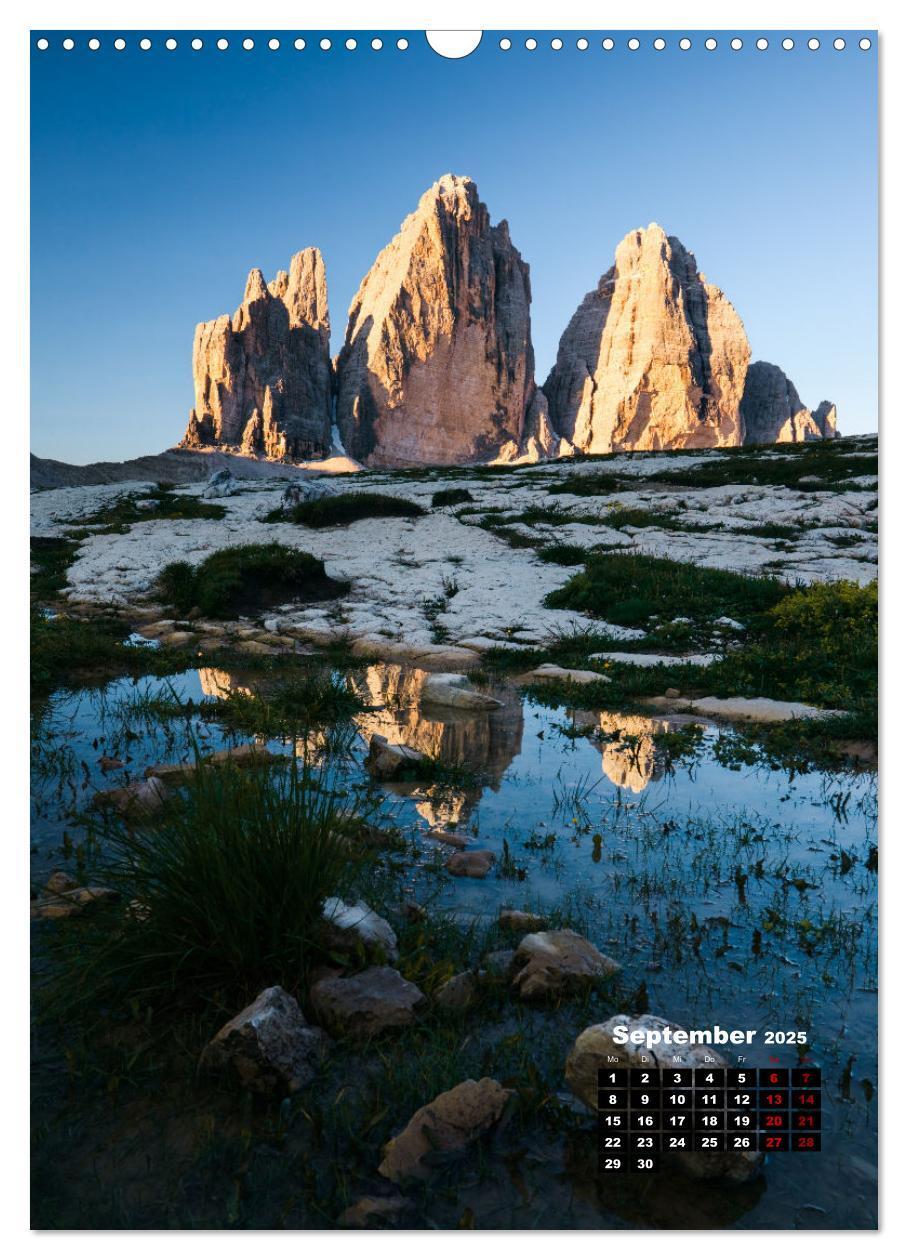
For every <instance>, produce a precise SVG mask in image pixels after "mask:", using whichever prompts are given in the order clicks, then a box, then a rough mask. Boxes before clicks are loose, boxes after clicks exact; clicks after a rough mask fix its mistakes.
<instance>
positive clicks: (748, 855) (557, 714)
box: [32, 666, 876, 1228]
mask: <svg viewBox="0 0 908 1260" xmlns="http://www.w3.org/2000/svg"><path fill="white" fill-rule="evenodd" d="M175 681H176V685H177V687H178V690H179V692H180V694H181V695H182V696H184V697H185V698H191V699H196V700H200V699H203V698H204V696H205V695H206V694H208V695H211V694H217V692H218V691H219V690H223V689H224V688H225V687H229V686H230V685H237V684H239V685H242V684H243V681H244V680H243V679H237V678H234V679H230V678H229V677H227V676H223V675H215V674H213V673H211V672H210V671H208V672H206V673H205V675H204V676H203V677H202V679H201V680H200V677H199V674H198V673H196V672H190V673H188V674H186V675H183V676H182V677H181V678H179V679H177V680H175ZM419 681H420V680H419V676H418V675H416V674H414V672H413V671H409V670H402V669H400V667H392V666H377V667H370V668H369V669H367V670H365V671H361V672H360V673H359V674H358V675H357V682H358V685H359V686H360V689H361V690H362V692H363V695H364V698H366V699H367V700H368V701H369V702H370V703H371V704H373V705H376V706H381V707H380V708H379V709H377V710H376V711H375V712H372V713H368V714H366V715H365V716H364V717H363V718H362V719H361V720H360V723H359V724H360V728H361V731H362V733H363V735H364V737H366V738H367V737H368V735H369V734H370V733H371V732H373V731H376V732H379V733H381V734H383V735H385V736H386V737H388V738H389V739H391V740H392V742H393V741H395V740H401V741H405V742H408V743H410V744H412V745H413V746H415V747H418V748H420V749H421V750H422V751H425V752H427V753H431V754H432V755H435V756H438V757H440V758H443V759H444V760H446V761H447V762H449V763H450V762H453V763H455V764H456V763H460V764H463V765H466V766H472V767H474V768H476V769H478V770H480V771H482V772H483V775H484V777H485V780H486V781H485V782H475V781H469V780H468V781H466V782H464V783H462V784H457V785H453V786H451V787H446V788H443V789H439V788H436V787H427V786H425V785H417V784H406V785H400V787H399V788H396V789H394V788H392V789H389V809H390V812H391V813H392V815H393V817H394V819H395V821H396V822H397V823H398V825H400V826H402V827H404V828H405V829H407V830H408V831H409V832H410V833H411V834H413V835H416V834H417V833H419V834H421V835H422V836H423V837H425V832H426V831H427V829H428V828H429V827H430V826H443V825H445V824H448V825H454V826H455V827H456V829H457V830H458V831H459V832H461V833H464V834H466V835H467V836H469V837H470V839H471V842H475V844H476V845H477V847H483V848H490V849H492V850H493V851H495V852H496V853H497V854H498V855H499V857H500V858H503V857H504V856H505V844H507V853H508V856H509V857H510V859H511V861H512V862H513V863H514V864H515V865H516V867H518V868H520V869H521V870H522V871H523V872H525V878H524V879H522V880H517V879H501V878H496V877H491V878H488V879H486V880H469V879H459V880H455V879H449V878H444V879H443V880H442V881H439V880H438V878H437V876H436V874H435V870H434V868H435V866H436V864H437V862H438V860H439V856H441V857H442V858H443V857H445V856H447V854H448V853H449V852H450V851H451V850H450V849H448V848H447V847H446V846H440V845H438V844H436V843H435V842H434V841H432V840H430V839H428V838H424V839H423V840H422V841H421V842H420V845H419V856H418V857H417V858H415V859H414V865H413V874H412V881H411V883H410V887H412V889H413V890H414V892H415V894H416V896H417V897H419V896H420V895H425V896H432V897H433V899H434V900H433V905H434V907H435V909H436V912H437V911H438V910H440V909H443V910H445V911H450V912H452V913H456V914H458V915H464V916H466V917H472V916H482V917H491V916H495V915H497V912H498V909H499V907H500V906H501V905H508V904H511V905H518V906H524V905H526V906H528V907H534V908H536V907H542V908H544V907H546V906H548V907H554V906H556V905H558V904H559V903H563V902H564V900H565V897H566V896H568V895H570V896H571V897H572V899H573V904H574V905H575V908H577V909H578V911H579V912H580V913H581V914H582V915H583V916H584V917H585V919H586V923H587V925H588V928H587V930H588V932H589V935H590V937H591V938H592V939H593V940H594V941H595V942H596V943H597V944H598V945H599V946H600V947H601V948H602V949H604V950H605V952H606V953H609V954H611V955H613V956H614V957H616V958H617V959H618V960H619V961H620V962H622V964H623V965H624V969H625V970H624V982H625V987H626V989H627V990H628V991H633V990H635V989H636V988H637V987H638V986H639V985H640V984H645V986H646V990H647V993H648V997H649V1002H648V1005H649V1008H650V1009H651V1010H653V1011H655V1012H657V1013H661V1014H664V1015H666V1016H667V1017H669V1018H672V1019H675V1020H677V1021H679V1022H680V1023H682V1024H684V1025H687V1026H696V1027H702V1026H709V1025H711V1024H713V1023H717V1024H719V1025H722V1026H724V1027H744V1028H756V1029H758V1030H760V1034H759V1036H760V1037H762V1030H764V1029H767V1028H780V1029H789V1028H799V1027H806V1028H808V1030H809V1038H810V1042H811V1047H812V1050H813V1052H814V1054H815V1056H816V1059H817V1061H818V1062H820V1063H821V1064H822V1065H823V1067H824V1070H825V1073H826V1096H827V1105H826V1108H825V1114H824V1126H825V1127H824V1133H823V1153H822V1156H817V1157H813V1156H805V1157H789V1158H788V1159H784V1160H783V1157H778V1159H779V1162H782V1163H783V1165H784V1168H785V1174H786V1175H785V1178H784V1181H783V1179H782V1178H778V1179H774V1182H773V1192H772V1196H765V1197H764V1198H763V1199H762V1200H761V1201H760V1203H759V1204H758V1205H757V1206H756V1207H754V1208H753V1210H752V1211H748V1212H747V1213H746V1215H745V1217H744V1220H745V1221H746V1223H747V1224H748V1225H749V1226H757V1225H763V1226H766V1227H772V1226H774V1225H777V1224H778V1223H779V1222H780V1221H781V1220H782V1217H783V1216H785V1215H786V1213H787V1215H788V1219H795V1218H797V1219H798V1220H799V1221H800V1223H801V1224H802V1225H804V1226H814V1227H821V1228H822V1227H823V1226H827V1227H829V1226H830V1225H832V1223H833V1222H832V1219H831V1218H830V1215H829V1214H833V1215H834V1213H835V1211H837V1208H836V1207H835V1204H836V1203H837V1202H838V1195H837V1194H836V1192H835V1191H834V1190H833V1186H834V1184H835V1179H836V1178H838V1179H839V1183H840V1184H839V1195H840V1193H841V1190H842V1186H843V1185H844V1186H845V1187H848V1188H850V1189H851V1190H852V1191H853V1193H854V1195H855V1196H857V1197H858V1198H861V1197H862V1196H866V1195H867V1194H868V1192H869V1179H870V1178H872V1175H873V1165H874V1161H875V1154H874V1138H873V1133H874V1129H875V1120H874V1116H873V1108H872V1107H868V1106H867V1104H866V1103H865V1101H864V1099H863V1095H862V1094H861V1090H860V1087H859V1084H858V1082H859V1081H860V1080H861V1079H862V1078H868V1079H869V1080H871V1081H875V1078H876V1072H875V1035H876V994H875V984H876V976H875V910H876V875H875V874H874V873H871V872H870V871H869V870H868V869H867V867H866V865H865V863H866V860H867V857H868V854H869V852H870V848H871V846H872V845H873V844H875V842H876V837H875V824H876V815H875V789H876V780H875V776H874V775H870V774H854V775H852V774H841V775H828V774H820V773H811V774H805V775H796V776H791V777H790V776H789V775H788V774H786V773H783V772H775V771H768V770H765V769H760V768H747V767H744V768H742V769H740V770H735V769H729V768H727V767H724V766H722V765H720V764H718V762H717V761H716V760H715V759H714V758H713V757H712V756H710V754H709V747H710V745H711V743H712V741H713V739H714V738H715V735H716V728H709V729H708V730H707V735H706V739H705V742H704V749H703V752H702V755H701V756H700V757H699V758H698V760H697V762H696V764H695V765H693V766H692V767H691V768H689V769H688V768H680V769H675V770H674V771H669V770H667V769H666V768H665V766H664V764H663V762H662V759H661V755H660V752H659V750H658V747H657V746H656V745H654V743H653V740H652V731H653V728H654V727H658V726H659V724H658V723H653V722H652V720H651V719H647V718H642V719H641V718H629V719H627V721H626V722H625V723H624V726H625V729H624V732H623V734H624V736H627V735H630V736H631V741H630V742H631V744H632V746H633V747H632V748H631V749H628V748H627V746H626V744H623V743H622V737H621V736H616V735H615V731H616V729H617V726H618V723H619V720H620V717H621V715H618V714H614V713H605V714H603V713H591V712H582V713H581V712H575V713H573V714H569V713H567V712H566V711H564V710H560V709H545V708H544V707H543V706H541V705H538V704H535V703H532V702H529V701H523V700H521V698H520V697H519V695H518V694H517V693H516V692H515V691H513V690H508V689H503V690H500V691H498V692H496V694H497V695H499V697H500V698H501V699H502V700H503V705H502V708H501V709H499V710H496V711H494V712H493V713H491V714H487V713H482V714H476V715H474V714H463V713H461V714H452V713H451V712H450V711H437V712H428V711H427V712H420V710H419V708H418V691H419V686H418V684H419ZM149 685H150V687H151V689H152V690H153V691H159V690H160V689H161V687H162V683H161V682H160V681H153V682H152V683H150V684H149ZM144 689H145V684H138V685H137V686H134V685H133V684H131V683H130V682H128V681H120V682H117V683H114V684H112V685H111V686H110V687H108V688H107V689H106V691H105V692H104V693H103V696H102V695H101V694H100V693H94V694H92V693H84V692H83V693H79V694H78V695H75V696H70V697H66V699H65V701H63V702H61V703H60V704H58V705H57V706H56V708H55V711H54V717H53V721H52V726H53V727H54V728H55V729H56V731H57V735H56V738H55V739H52V740H50V741H48V740H44V741H43V743H44V746H45V750H46V749H47V748H50V747H53V746H54V745H55V744H56V745H62V746H63V747H64V748H65V750H66V752H65V757H66V761H65V763H64V764H63V765H62V767H61V765H60V763H59V762H58V763H56V764H55V766H54V774H53V775H48V777H47V778H46V779H45V780H44V781H43V782H41V781H40V779H39V780H38V781H36V792H35V796H36V804H35V818H34V829H33V836H32V846H33V850H32V851H33V859H34V866H35V876H36V878H39V877H40V876H41V875H46V873H47V872H49V871H50V870H52V869H54V868H55V867H56V866H59V865H60V864H61V838H62V835H63V831H64V830H65V831H66V833H67V835H68V838H69V841H70V842H71V843H72V844H73V845H78V844H79V841H80V839H81V838H82V835H83V833H82V832H81V831H80V828H79V827H78V826H76V825H75V824H74V823H73V822H72V820H71V819H67V818H66V817H65V814H66V812H67V811H68V810H69V809H71V808H72V807H73V806H75V805H78V804H81V803H82V802H84V801H85V800H87V799H88V797H89V796H90V795H91V794H92V793H93V792H94V791H96V790H98V789H99V788H100V787H102V786H110V785H111V782H112V779H113V781H116V780H115V779H114V778H113V776H111V777H107V778H105V776H103V775H102V774H101V773H100V771H99V768H98V765H97V759H98V757H99V756H100V755H101V753H102V752H104V751H108V752H110V751H114V749H113V748H112V747H111V746H110V740H111V738H112V737H113V733H114V732H115V731H117V730H119V731H120V733H121V734H122V728H123V724H122V720H121V718H122V715H120V716H118V715H117V713H116V707H117V703H118V701H123V700H125V699H127V698H129V697H130V696H133V695H135V694H137V693H140V692H141V691H143V690H144ZM127 726H128V728H129V734H130V738H127V739H124V740H123V743H122V746H121V747H118V748H117V749H116V750H115V751H116V752H117V754H118V755H120V756H123V755H126V756H128V757H129V758H130V760H129V763H128V765H127V768H126V771H125V772H122V773H126V774H127V775H128V776H129V777H137V776H138V775H140V774H141V773H142V772H143V771H144V769H145V766H146V765H148V764H151V763H153V762H155V761H166V760H173V759H176V758H178V757H179V756H180V755H184V748H185V731H184V729H181V728H180V727H179V726H175V727H173V728H172V738H171V740H170V742H168V740H167V738H166V737H164V738H162V735H161V732H160V731H159V730H158V729H157V728H156V727H155V726H154V725H153V724H151V725H146V724H145V723H144V722H143V721H141V720H140V719H138V718H135V719H131V720H130V721H129V722H128V723H127ZM572 727H575V728H578V729H580V730H584V731H585V732H587V731H588V728H595V727H599V728H601V732H605V735H604V738H597V737H596V736H595V735H594V734H591V733H584V734H582V735H576V736H575V737H574V738H571V737H569V736H568V735H567V734H565V733H564V732H565V731H566V730H569V729H571V728H572ZM200 729H201V730H202V731H203V733H205V732H207V735H208V737H209V739H210V745H211V747H216V746H218V745H219V744H220V743H221V742H222V740H221V737H220V735H219V733H218V732H217V731H216V730H214V729H212V728H206V727H204V726H203V727H201V728H200ZM95 741H98V742H97V743H96V742H95ZM43 760H45V759H44V758H42V757H41V756H39V757H37V758H36V762H37V767H38V769H39V770H40V767H41V764H42V761H43ZM350 774H351V778H352V779H353V780H361V779H362V772H361V769H360V767H359V765H358V763H357V764H356V765H354V766H352V767H351V771H350ZM843 850H844V851H845V852H846V853H847V854H848V855H850V857H851V858H853V859H854V865H853V866H852V867H851V868H850V869H849V870H847V871H846V872H842V870H841V864H840V861H839V855H840V854H841V852H842V851H843ZM736 876H738V879H737V880H736ZM742 876H743V877H744V879H743V891H742V890H741V888H740V884H741V877H742ZM439 884H440V889H441V890H440V892H439ZM779 925H782V926H779ZM755 932H757V933H758V934H759V950H758V952H755V945H754V933H755ZM758 1039H759V1038H758ZM769 1053H779V1055H780V1057H781V1059H782V1061H783V1062H788V1061H789V1060H790V1061H794V1060H793V1059H792V1052H791V1051H790V1050H785V1049H783V1050H781V1051H778V1052H776V1051H770V1050H765V1049H763V1048H762V1047H761V1048H760V1050H759V1051H758V1052H757V1053H756V1054H755V1056H754V1059H753V1060H752V1061H754V1062H766V1061H768V1058H767V1056H768V1054H769ZM851 1057H854V1060H855V1061H854V1064H853V1078H854V1085H853V1089H852V1093H853V1094H854V1095H855V1099H856V1100H852V1101H847V1100H846V1101H838V1102H837V1101H836V1097H837V1095H838V1092H839V1091H838V1089H837V1088H836V1085H835V1082H836V1080H837V1079H838V1078H839V1077H840V1075H841V1072H842V1069H843V1067H844V1064H845V1062H846V1061H847V1060H848V1059H849V1058H851ZM845 1137H847V1138H848V1139H849V1141H848V1143H846V1142H844V1141H843V1140H842V1139H843V1138H845ZM814 1159H821V1160H822V1169H820V1168H819V1167H818V1165H817V1164H816V1163H811V1161H812V1160H814ZM820 1172H821V1173H822V1175H821V1176H820V1175H818V1173H820ZM776 1180H777V1181H778V1182H779V1183H780V1185H779V1187H777V1186H776ZM780 1193H781V1195H782V1196H783V1198H784V1199H785V1201H786V1203H787V1207H786V1209H785V1211H784V1212H782V1211H781V1208H780V1205H779V1203H778V1198H779V1194H780ZM770 1198H771V1199H773V1200H774V1202H771V1203H769V1205H768V1206H767V1200H768V1199H770ZM827 1200H828V1202H827ZM804 1201H809V1202H811V1203H813V1204H815V1205H817V1206H818V1207H824V1208H825V1212H819V1211H817V1212H813V1211H811V1212H808V1214H807V1215H806V1216H805V1217H803V1219H802V1218H801V1217H798V1216H797V1212H798V1211H799V1210H800V1209H799V1206H798V1205H799V1204H801V1203H803V1202H804ZM780 1213H781V1215H780ZM849 1223H857V1222H849ZM869 1223H870V1222H869V1219H868V1220H865V1221H864V1224H865V1225H866V1224H869Z"/></svg>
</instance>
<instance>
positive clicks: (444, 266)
mask: <svg viewBox="0 0 908 1260" xmlns="http://www.w3.org/2000/svg"><path fill="white" fill-rule="evenodd" d="M533 372H534V359H533V347H532V343H531V341H530V280H529V268H528V266H527V264H526V263H525V262H524V261H523V260H522V258H521V257H520V254H519V253H518V252H517V250H516V249H515V248H514V246H513V245H512V244H511V238H510V234H509V231H508V225H507V223H506V222H504V221H502V222H501V223H499V224H498V225H497V226H493V225H492V223H491V221H490V219H489V212H488V210H487V208H486V206H485V205H484V204H483V203H482V202H481V201H480V200H479V194H478V193H477V190H476V185H475V184H474V183H473V181H472V180H470V179H465V178H463V177H461V176H455V175H445V176H444V177H443V178H442V179H440V180H439V181H438V182H437V183H436V184H433V186H432V187H431V188H430V189H429V190H428V191H427V192H426V193H425V194H424V195H423V197H422V198H421V199H420V202H419V205H418V206H417V208H416V210H415V211H414V213H413V214H411V215H410V216H409V217H408V218H407V219H406V220H405V221H404V223H403V225H402V226H401V229H400V232H399V233H398V235H397V236H395V237H394V239H393V240H392V241H391V243H390V244H389V245H387V246H386V247H385V248H384V249H383V250H382V251H381V253H380V254H379V255H378V257H377V258H376V260H375V262H374V264H373V266H372V268H371V270H370V271H369V273H368V274H367V275H366V277H365V279H364V280H363V282H362V284H361V285H360V288H359V292H358V293H357V295H356V297H355V298H354V299H353V304H352V306H351V307H350V316H349V322H348V325H347V335H346V340H345V343H344V346H343V349H342V350H341V352H340V354H339V355H338V359H337V385H338V394H337V424H338V428H339V429H340V433H341V437H342V438H343V441H344V446H345V449H346V451H347V453H348V455H350V456H352V457H353V458H354V459H358V460H360V461H361V462H363V463H366V464H368V465H370V466H372V467H385V468H393V467H406V466H408V465H412V464H461V463H464V464H466V463H478V462H488V461H491V460H494V459H517V458H521V457H524V458H526V457H529V458H540V457H542V456H544V455H547V454H550V453H554V452H555V451H556V450H557V448H558V446H559V442H558V439H557V438H556V437H555V435H554V433H553V432H552V430H551V428H550V426H549V423H548V413H547V405H546V401H545V398H544V397H543V395H542V394H541V393H540V392H539V391H538V390H537V389H536V385H535V381H534V379H533Z"/></svg>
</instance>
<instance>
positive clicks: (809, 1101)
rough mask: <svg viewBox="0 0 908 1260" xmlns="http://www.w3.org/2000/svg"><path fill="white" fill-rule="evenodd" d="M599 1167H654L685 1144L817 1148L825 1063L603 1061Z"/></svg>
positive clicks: (608, 1169) (690, 1146) (623, 1169)
mask: <svg viewBox="0 0 908 1260" xmlns="http://www.w3.org/2000/svg"><path fill="white" fill-rule="evenodd" d="M598 1083H599V1167H600V1170H601V1171H602V1172H607V1173H623V1172H655V1171H656V1169H657V1168H658V1167H659V1163H660V1159H661V1156H662V1155H663V1154H672V1153H678V1152H682V1151H772V1152H804V1153H809V1152H812V1151H819V1150H820V1137H821V1134H820V1130H821V1117H822V1103H821V1093H820V1090H821V1079H820V1069H819V1068H816V1067H809V1066H808V1067H795V1068H780V1067H768V1068H731V1067H698V1068H682V1067H679V1068H666V1067H662V1068H659V1067H636V1068H627V1067H616V1068H610V1067H609V1068H600V1069H599V1082H598Z"/></svg>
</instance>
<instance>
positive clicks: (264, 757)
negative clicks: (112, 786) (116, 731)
mask: <svg viewBox="0 0 908 1260" xmlns="http://www.w3.org/2000/svg"><path fill="white" fill-rule="evenodd" d="M281 760H283V758H282V757H281V755H280V754H279V753H273V752H271V751H270V749H268V748H263V747H262V745H261V744H239V745H237V747H235V748H219V749H218V751H217V752H214V753H212V754H211V755H210V756H209V757H203V758H202V763H203V764H204V765H207V766H222V765H225V764H226V763H227V762H229V763H230V765H233V766H267V765H270V764H271V763H272V762H273V761H281ZM197 769H198V763H197V762H195V761H174V762H162V763H160V764H159V765H155V766H148V768H147V769H146V771H145V778H146V779H160V780H162V782H164V783H175V782H177V783H178V782H180V781H181V780H182V779H187V778H189V777H190V775H193V774H195V772H196V770H197Z"/></svg>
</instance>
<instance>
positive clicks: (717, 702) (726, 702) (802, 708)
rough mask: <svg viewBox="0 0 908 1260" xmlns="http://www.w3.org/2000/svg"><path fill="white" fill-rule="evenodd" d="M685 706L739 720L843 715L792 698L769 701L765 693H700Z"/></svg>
mask: <svg viewBox="0 0 908 1260" xmlns="http://www.w3.org/2000/svg"><path fill="white" fill-rule="evenodd" d="M684 708H685V710H686V711H688V712H691V713H702V714H703V715H704V716H707V717H724V718H728V719H729V720H730V721H734V720H735V719H737V720H738V721H742V722H788V721H789V720H791V719H792V718H805V719H816V720H817V721H823V719H824V718H831V717H844V711H843V710H842V709H818V708H816V707H815V706H814V705H812V704H800V703H799V702H797V701H794V700H768V699H767V698H766V697H765V696H757V697H742V696H730V697H728V698H727V699H724V698H723V699H719V698H718V697H717V696H702V697H701V698H700V699H698V700H685V701H684Z"/></svg>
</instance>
